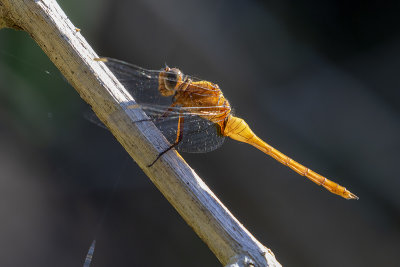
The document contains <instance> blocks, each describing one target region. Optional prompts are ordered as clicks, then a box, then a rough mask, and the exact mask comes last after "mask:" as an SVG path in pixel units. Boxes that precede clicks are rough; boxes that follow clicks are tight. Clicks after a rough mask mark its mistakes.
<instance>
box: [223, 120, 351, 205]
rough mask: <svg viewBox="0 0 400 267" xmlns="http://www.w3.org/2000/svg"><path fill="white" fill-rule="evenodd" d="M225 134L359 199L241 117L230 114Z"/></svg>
mask: <svg viewBox="0 0 400 267" xmlns="http://www.w3.org/2000/svg"><path fill="white" fill-rule="evenodd" d="M223 135H225V136H228V137H230V138H232V139H235V140H238V141H240V142H244V143H248V144H250V145H252V146H254V147H256V148H258V149H259V150H261V151H263V152H264V153H265V154H267V155H269V156H271V157H273V158H274V159H276V160H277V161H279V162H280V163H282V164H283V165H286V166H288V167H289V168H291V169H292V170H294V171H295V172H297V173H298V174H300V175H302V176H305V177H307V178H308V179H310V180H311V181H313V182H314V183H316V184H318V185H321V186H323V187H324V188H325V189H327V190H329V191H330V192H332V193H334V194H336V195H339V196H341V197H344V198H346V199H358V197H357V196H356V195H354V194H353V193H351V192H350V191H348V190H347V189H346V188H345V187H343V186H341V185H339V184H337V183H335V182H333V181H331V180H329V179H327V178H325V177H324V176H322V175H319V174H318V173H316V172H314V171H312V170H310V169H309V168H307V167H305V166H303V165H301V164H300V163H298V162H296V161H294V160H293V159H291V158H289V157H288V156H286V155H285V154H283V153H281V152H280V151H278V150H276V149H275V148H273V147H272V146H270V145H268V144H267V143H265V142H264V141H263V140H261V139H260V138H259V137H258V136H256V135H255V134H254V133H253V131H252V130H251V129H250V127H249V126H248V125H247V123H246V122H245V121H244V120H243V119H241V118H237V117H234V116H232V115H230V116H229V117H228V118H227V121H226V124H225V128H224V130H223Z"/></svg>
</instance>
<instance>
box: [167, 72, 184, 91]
mask: <svg viewBox="0 0 400 267" xmlns="http://www.w3.org/2000/svg"><path fill="white" fill-rule="evenodd" d="M166 74H167V75H166V77H165V87H166V88H167V89H168V90H175V89H176V87H177V85H179V84H180V83H181V82H182V72H181V71H180V70H178V69H176V68H173V69H169V71H167V72H166Z"/></svg>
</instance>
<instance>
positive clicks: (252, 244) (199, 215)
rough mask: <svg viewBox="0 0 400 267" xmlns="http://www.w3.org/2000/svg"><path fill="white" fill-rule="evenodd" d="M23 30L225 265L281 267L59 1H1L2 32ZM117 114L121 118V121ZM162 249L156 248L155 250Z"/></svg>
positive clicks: (0, 21) (0, 23)
mask: <svg viewBox="0 0 400 267" xmlns="http://www.w3.org/2000/svg"><path fill="white" fill-rule="evenodd" d="M1 27H11V28H16V29H23V30H24V31H26V32H27V33H28V34H30V35H31V36H32V38H33V39H34V40H35V41H36V42H37V43H38V45H39V46H40V47H41V48H42V49H43V51H44V52H45V53H46V54H47V55H48V57H49V58H50V59H51V61H52V62H53V63H54V64H55V65H56V66H57V68H58V69H59V70H60V71H61V73H62V74H63V75H64V76H65V78H66V79H67V80H68V81H69V82H70V84H71V85H72V86H73V87H74V88H75V89H76V91H77V92H78V93H79V94H80V96H81V97H82V98H83V99H84V100H85V101H86V102H87V103H89V104H90V105H91V106H92V108H93V110H94V111H95V112H96V114H97V116H98V117H99V118H100V119H101V120H102V121H103V123H104V124H105V125H107V127H108V128H109V129H110V131H111V132H112V133H113V135H114V136H115V138H117V140H118V141H119V142H120V143H121V144H122V145H123V146H124V148H125V150H126V151H127V152H128V153H129V154H130V155H131V157H132V158H133V159H134V160H135V161H136V162H137V164H139V166H140V167H141V168H142V169H143V171H144V172H145V173H146V174H147V176H148V177H149V178H150V179H151V181H152V182H153V183H154V184H155V185H156V186H157V188H158V189H159V190H160V191H161V192H162V193H163V195H164V196H165V197H166V198H167V199H168V201H169V202H170V203H171V204H172V205H173V206H174V208H175V209H176V210H177V211H178V212H179V214H180V215H181V216H182V217H183V218H184V219H185V220H186V222H187V223H188V224H189V225H190V226H191V227H192V228H193V229H194V231H195V232H196V233H197V234H198V235H199V236H200V237H201V239H202V240H203V241H204V242H205V243H206V244H207V245H208V246H209V248H210V249H211V250H212V251H213V253H214V254H215V255H216V256H217V257H218V259H219V260H220V262H221V263H222V264H223V265H227V266H281V265H280V264H279V262H277V261H276V259H275V257H274V256H273V254H272V252H271V251H270V250H269V249H267V248H266V247H265V246H263V245H262V244H261V243H260V242H258V241H257V240H256V239H255V238H254V237H253V236H252V235H251V234H250V233H249V232H248V231H247V230H246V229H245V228H244V227H243V226H242V225H241V224H240V223H239V222H238V221H237V219H236V218H235V217H233V216H232V214H231V213H230V212H229V211H228V210H227V209H226V208H225V207H224V206H223V204H222V203H221V202H220V201H219V200H218V199H217V197H216V196H215V195H214V194H213V193H212V192H211V191H210V189H209V188H208V187H207V186H206V185H205V184H204V182H203V181H202V180H201V179H200V178H199V177H198V176H197V174H196V173H195V172H194V171H193V170H192V169H191V168H190V167H189V166H188V165H187V164H186V162H185V161H184V160H183V159H182V158H181V157H180V155H179V154H178V153H176V152H175V151H173V150H171V151H170V152H168V153H166V154H165V155H163V156H162V157H161V158H160V159H159V160H158V161H157V162H156V163H155V164H154V165H153V166H152V167H147V166H148V164H149V163H151V162H152V160H154V158H155V157H156V156H157V155H158V154H159V153H160V152H161V151H163V150H164V149H165V148H167V147H168V144H167V143H166V140H165V138H164V137H163V136H162V135H161V133H160V132H159V131H158V130H157V128H156V127H155V126H154V125H153V124H152V123H151V122H148V121H145V122H141V123H132V120H134V121H137V120H141V119H142V120H143V119H144V118H146V115H145V114H144V113H143V112H142V111H141V110H139V109H126V106H127V105H128V104H132V103H134V100H133V99H132V98H131V96H130V95H129V94H128V93H127V92H126V91H125V89H124V88H123V86H122V85H121V84H120V83H119V82H118V80H116V78H115V77H114V76H113V74H112V73H111V72H110V71H109V70H108V69H107V68H106V66H105V65H104V64H103V63H101V62H96V61H94V60H93V59H94V58H97V57H98V56H97V54H96V53H95V52H94V51H93V49H92V48H91V47H90V46H89V44H88V43H87V42H86V40H85V39H84V38H83V36H82V34H81V33H82V32H83V33H84V32H85V30H84V27H82V28H83V29H82V32H80V31H79V30H77V28H76V27H75V26H74V25H73V24H72V23H71V22H70V21H69V20H68V18H67V17H66V15H65V14H64V12H63V11H62V10H61V8H60V7H59V6H58V4H57V2H55V1H54V0H0V28H1ZM116 114H118V115H116ZM155 246H157V245H155Z"/></svg>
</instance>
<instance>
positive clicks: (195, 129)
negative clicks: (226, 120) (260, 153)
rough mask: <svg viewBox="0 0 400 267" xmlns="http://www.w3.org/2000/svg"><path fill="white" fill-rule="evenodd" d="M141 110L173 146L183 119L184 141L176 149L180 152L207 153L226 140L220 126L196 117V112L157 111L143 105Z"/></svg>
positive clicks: (176, 109)
mask: <svg viewBox="0 0 400 267" xmlns="http://www.w3.org/2000/svg"><path fill="white" fill-rule="evenodd" d="M141 108H142V109H143V110H144V111H145V112H146V114H147V115H148V116H149V117H150V118H152V120H153V122H154V124H155V125H156V126H157V128H158V129H159V130H160V131H161V132H162V133H163V135H164V136H165V138H166V139H167V140H168V142H169V143H170V144H171V145H172V144H174V143H175V142H176V140H177V136H178V124H179V117H182V118H183V120H184V122H183V130H182V140H181V141H180V142H179V144H178V145H177V146H176V147H175V148H176V149H177V150H178V151H181V152H189V153H206V152H210V151H213V150H215V149H217V148H219V147H220V146H221V145H222V144H223V143H224V140H225V136H223V135H222V134H221V133H220V127H219V125H217V124H215V123H214V122H212V121H210V120H207V119H204V118H202V117H200V116H197V115H194V112H188V111H187V110H185V111H184V112H183V111H182V110H180V109H179V108H170V110H168V109H164V110H161V109H156V108H155V107H154V106H153V105H151V106H146V105H143V106H141Z"/></svg>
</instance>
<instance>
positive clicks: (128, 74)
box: [104, 58, 172, 106]
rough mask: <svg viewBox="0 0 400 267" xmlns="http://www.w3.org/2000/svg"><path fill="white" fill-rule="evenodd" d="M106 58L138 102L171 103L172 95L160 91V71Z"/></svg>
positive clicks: (109, 66)
mask: <svg viewBox="0 0 400 267" xmlns="http://www.w3.org/2000/svg"><path fill="white" fill-rule="evenodd" d="M105 59H106V61H105V62H104V64H106V66H107V67H108V68H109V69H110V70H111V71H112V72H113V73H114V75H115V76H116V77H117V79H118V80H119V81H120V82H121V83H122V84H123V85H124V87H125V88H126V89H127V90H128V92H129V93H130V94H131V95H132V97H133V98H134V99H135V101H136V102H137V103H139V104H157V105H164V106H169V105H171V103H172V97H165V96H162V95H161V94H160V92H159V91H158V76H159V75H160V71H157V70H147V69H144V68H141V67H139V66H136V65H133V64H130V63H127V62H124V61H121V60H118V59H113V58H105Z"/></svg>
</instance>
